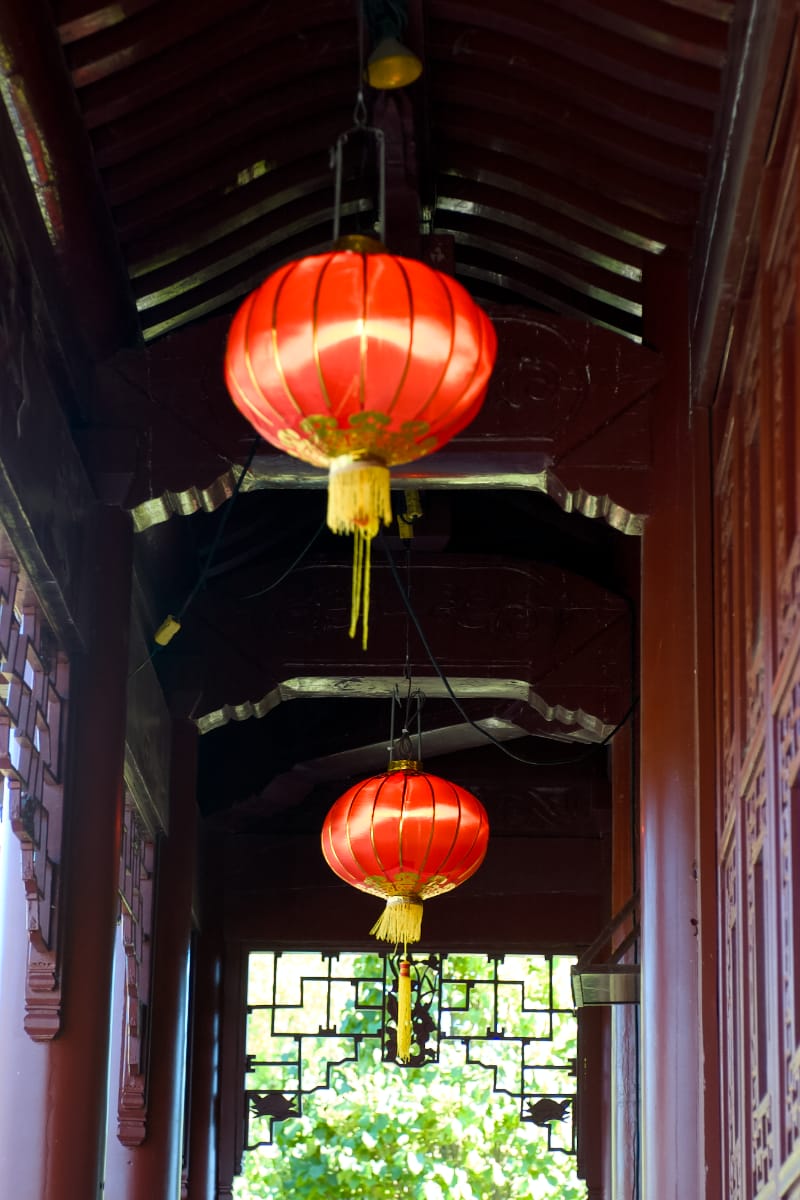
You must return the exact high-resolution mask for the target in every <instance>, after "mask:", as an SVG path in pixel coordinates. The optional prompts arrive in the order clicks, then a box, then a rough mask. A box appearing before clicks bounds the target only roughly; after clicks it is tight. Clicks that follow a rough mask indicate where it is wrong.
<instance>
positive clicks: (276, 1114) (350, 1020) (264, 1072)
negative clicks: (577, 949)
mask: <svg viewBox="0 0 800 1200" xmlns="http://www.w3.org/2000/svg"><path fill="white" fill-rule="evenodd" d="M573 961H574V960H573V959H568V958H553V957H551V956H544V955H541V956H531V955H491V956H484V955H472V954H470V955H446V954H430V955H427V956H425V957H420V958H418V959H416V960H415V961H414V962H413V965H412V979H413V992H412V1006H413V1011H412V1026H413V1039H412V1055H411V1060H410V1062H409V1063H408V1064H400V1063H397V1062H396V1051H397V1031H396V1015H397V999H396V981H397V959H396V958H395V957H393V956H392V955H380V954H349V953H340V954H328V953H319V954H313V953H277V952H276V953H255V954H251V956H250V975H249V987H248V1004H247V1037H246V1065H245V1070H246V1080H245V1091H246V1096H245V1098H246V1104H245V1121H246V1130H245V1142H244V1144H245V1147H246V1148H247V1149H248V1150H252V1149H254V1148H255V1147H256V1146H259V1145H266V1144H269V1143H271V1142H272V1140H273V1131H274V1126H275V1124H276V1122H280V1121H285V1120H287V1119H289V1118H291V1117H296V1116H300V1115H301V1114H302V1112H303V1100H304V1098H305V1097H307V1096H309V1095H311V1094H312V1093H314V1092H319V1091H322V1090H324V1089H329V1088H332V1089H333V1090H335V1089H336V1069H337V1067H340V1066H342V1065H343V1064H345V1063H350V1062H356V1061H358V1059H359V1056H360V1055H362V1054H364V1053H365V1052H367V1051H369V1050H371V1049H372V1048H373V1047H375V1046H380V1048H381V1053H382V1058H383V1060H384V1061H385V1062H394V1063H395V1065H396V1067H397V1069H398V1070H404V1069H406V1068H407V1067H409V1068H413V1067H422V1066H426V1065H428V1064H434V1063H435V1064H438V1065H439V1068H440V1069H441V1070H442V1071H443V1072H446V1071H447V1070H448V1069H449V1068H450V1067H454V1066H467V1067H472V1068H477V1069H478V1070H482V1071H485V1072H487V1073H488V1074H489V1075H490V1077H491V1080H492V1090H493V1092H494V1093H495V1094H499V1095H505V1096H508V1097H511V1098H512V1099H513V1100H514V1101H515V1102H516V1105H517V1107H518V1111H519V1117H520V1120H522V1121H529V1122H533V1123H535V1124H537V1125H540V1126H541V1127H542V1128H543V1129H544V1130H546V1131H547V1147H548V1149H549V1150H551V1151H555V1152H560V1153H563V1154H574V1152H575V1144H574V1127H573V1121H572V1107H573V1101H574V1096H575V1062H574V1058H572V1055H573V1054H574V1052H575V1051H574V1037H575V1028H576V1022H575V1012H574V1009H573V1006H572V996H571V988H570V974H569V970H570V966H571V964H572V962H573Z"/></svg>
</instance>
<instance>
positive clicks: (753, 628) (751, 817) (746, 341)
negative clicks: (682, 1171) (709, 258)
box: [714, 101, 800, 1200]
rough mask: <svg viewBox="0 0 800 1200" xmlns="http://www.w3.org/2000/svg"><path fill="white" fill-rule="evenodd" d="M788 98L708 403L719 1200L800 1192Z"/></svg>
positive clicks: (796, 536)
mask: <svg viewBox="0 0 800 1200" xmlns="http://www.w3.org/2000/svg"><path fill="white" fill-rule="evenodd" d="M793 104H794V101H792V104H789V105H787V106H786V108H785V109H784V111H783V113H782V117H781V121H780V122H779V124H778V129H777V132H776V136H775V139H774V143H773V147H774V148H773V151H772V161H771V162H770V164H769V169H768V171H767V173H766V175H765V181H764V187H763V188H762V195H761V209H760V213H759V218H758V224H757V228H756V230H755V231H754V239H755V244H756V245H757V247H758V252H757V256H756V260H755V262H754V275H752V276H751V277H749V278H748V280H747V291H746V293H744V292H743V294H742V295H741V296H740V299H739V303H738V307H737V309H736V311H735V314H734V319H733V330H732V336H731V340H730V353H729V355H728V360H727V362H726V365H725V368H724V371H723V374H722V378H721V381H720V389H719V392H718V397H717V402H716V408H715V445H716V455H715V464H714V476H715V477H714V488H715V577H716V581H717V587H716V596H715V626H716V631H715V644H716V648H717V761H718V763H719V768H720V775H719V781H718V798H717V812H718V829H719V831H720V839H719V866H718V871H719V889H718V894H719V942H720V988H721V992H722V1001H723V1003H722V1006H721V1020H722V1039H721V1047H722V1050H723V1055H722V1064H721V1083H722V1090H721V1095H722V1106H723V1130H724V1136H725V1145H724V1147H723V1154H724V1158H723V1173H724V1175H725V1192H724V1197H723V1200H782V1198H783V1197H788V1196H790V1195H791V1196H794V1195H796V1194H797V1188H798V1184H800V1153H798V1151H800V811H798V809H799V808H800V790H798V769H799V768H800V514H799V512H798V503H800V485H799V484H798V463H799V462H800V456H799V455H798V435H799V434H800V411H799V410H800V375H799V374H798V371H799V370H800V362H798V358H799V357H800V356H798V351H797V344H796V340H797V334H798V329H797V320H796V310H797V281H798V267H799V266H800V247H799V246H798V242H799V240H800V239H798V234H797V228H798V222H799V221H800V214H799V213H798V200H799V199H800V196H799V195H798V187H797V174H798V158H799V157H800V126H799V125H798V118H797V113H796V112H795V111H794V108H793V107H792V105H793ZM737 848H738V849H737ZM737 855H740V858H739V857H737ZM737 864H738V865H737ZM740 1084H741V1089H742V1090H741V1091H739V1085H740Z"/></svg>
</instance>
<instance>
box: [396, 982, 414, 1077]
mask: <svg viewBox="0 0 800 1200" xmlns="http://www.w3.org/2000/svg"><path fill="white" fill-rule="evenodd" d="M397 1057H398V1058H399V1059H400V1062H404V1063H406V1062H408V1061H409V1059H410V1058H411V965H410V964H409V963H408V962H406V960H405V959H403V961H402V962H401V963H400V975H399V977H398V980H397Z"/></svg>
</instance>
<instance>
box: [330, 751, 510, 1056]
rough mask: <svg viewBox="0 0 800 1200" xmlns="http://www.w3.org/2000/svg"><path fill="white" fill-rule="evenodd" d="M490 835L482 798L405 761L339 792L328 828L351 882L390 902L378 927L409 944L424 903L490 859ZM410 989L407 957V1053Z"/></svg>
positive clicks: (378, 932)
mask: <svg viewBox="0 0 800 1200" xmlns="http://www.w3.org/2000/svg"><path fill="white" fill-rule="evenodd" d="M488 839H489V819H488V817H487V815H486V809H485V808H484V807H483V805H482V804H481V802H480V800H478V799H477V797H475V796H473V795H472V794H471V792H468V791H466V790H465V789H464V788H462V787H459V786H458V785H457V784H455V783H450V782H448V780H446V779H440V778H439V777H438V776H437V775H429V774H427V772H424V771H422V770H421V769H420V768H419V765H418V764H417V763H416V762H413V761H410V760H402V761H400V762H397V763H390V764H389V770H388V771H386V772H384V773H383V774H381V775H373V776H372V777H371V778H370V779H365V780H364V781H363V782H362V783H358V784H356V785H355V787H352V788H350V789H349V790H348V791H346V792H345V793H344V795H342V796H340V797H339V799H338V800H337V801H336V803H335V804H334V805H333V807H332V808H331V810H330V812H329V813H328V815H327V817H326V818H325V822H324V824H323V827H322V853H323V854H324V856H325V859H326V861H327V863H328V866H329V867H330V868H331V870H333V871H335V872H336V874H337V875H338V876H340V878H342V879H344V880H345V882H346V883H350V884H352V885H353V887H357V888H359V889H360V890H361V891H362V892H369V893H370V894H371V895H373V896H381V897H383V898H384V899H385V900H386V908H385V909H384V912H383V914H382V915H381V917H380V918H379V920H378V921H377V922H376V924H375V925H374V926H373V928H372V930H371V932H372V933H373V934H374V935H375V937H377V938H381V939H382V940H383V941H388V942H394V943H395V945H402V946H403V947H404V949H405V948H406V947H407V946H408V944H409V943H412V942H417V941H419V938H420V932H421V925H422V901H423V900H425V899H426V898H428V897H431V896H438V895H441V894H442V893H443V892H449V891H451V890H452V889H453V888H455V887H458V885H459V884H460V883H463V882H464V881H465V880H467V879H469V877H470V876H471V875H473V874H474V873H475V871H477V869H478V867H479V866H480V865H481V863H482V862H483V859H484V856H485V854H486V846H487V843H488ZM410 988H411V983H410V978H409V967H408V963H407V962H403V963H401V966H400V981H399V987H398V1022H397V1038H398V1057H399V1058H401V1059H407V1058H408V1056H409V1053H410V1031H411V1001H410V996H411V991H410Z"/></svg>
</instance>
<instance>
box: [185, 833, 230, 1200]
mask: <svg viewBox="0 0 800 1200" xmlns="http://www.w3.org/2000/svg"><path fill="white" fill-rule="evenodd" d="M216 859H217V856H216V855H215V854H214V852H213V847H212V846H211V845H209V846H208V847H207V849H206V853H205V855H204V868H203V875H204V877H205V878H207V879H209V880H212V879H213V880H217V881H218V880H219V879H221V877H222V864H221V862H218V861H216ZM221 916H222V914H221V913H220V911H219V904H218V900H217V899H216V897H212V896H211V895H206V897H205V903H204V905H203V916H202V922H201V926H200V935H199V937H198V939H197V958H196V962H195V976H194V1013H193V1029H192V1051H191V1053H192V1062H191V1079H192V1090H191V1101H190V1104H191V1109H190V1113H189V1114H188V1117H187V1119H188V1121H189V1189H188V1197H189V1200H216V1195H217V1193H216V1180H217V1156H218V1140H219V1074H220V1028H221V1021H222V946H223V940H222V920H221Z"/></svg>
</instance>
